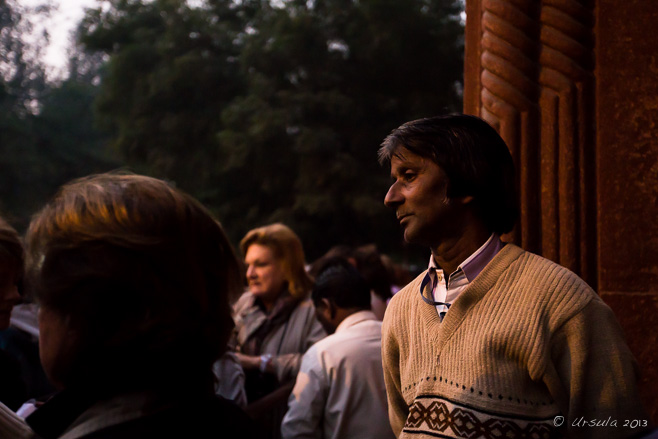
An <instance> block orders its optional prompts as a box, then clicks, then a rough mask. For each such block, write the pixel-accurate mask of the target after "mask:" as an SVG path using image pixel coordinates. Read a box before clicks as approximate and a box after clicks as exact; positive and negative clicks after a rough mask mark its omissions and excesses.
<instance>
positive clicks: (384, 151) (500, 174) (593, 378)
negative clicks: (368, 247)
mask: <svg viewBox="0 0 658 439" xmlns="http://www.w3.org/2000/svg"><path fill="white" fill-rule="evenodd" d="M379 157H380V162H381V163H382V164H384V163H386V164H390V168H391V177H392V184H391V187H390V189H389V191H388V193H387V194H386V197H385V200H384V202H385V204H386V205H387V206H388V207H390V208H392V209H394V210H395V213H396V216H397V218H398V220H399V222H400V225H401V227H402V229H403V231H404V238H405V240H406V241H407V242H410V243H415V244H420V245H424V246H429V247H430V250H431V253H432V256H431V258H430V262H429V267H428V269H427V270H426V271H425V272H424V273H422V274H421V275H420V276H418V277H417V278H416V279H415V280H413V281H412V282H411V283H410V284H409V285H407V286H406V287H405V288H404V289H403V290H401V291H400V292H399V293H398V294H396V295H395V296H394V297H393V299H392V300H391V303H390V304H389V307H388V309H387V311H386V316H385V318H384V323H383V333H382V356H383V363H384V377H385V380H386V388H387V394H388V403H389V418H390V422H391V425H392V427H393V431H394V432H395V434H396V435H397V436H398V437H401V438H411V437H413V438H430V437H449V438H494V437H496V438H497V437H518V438H521V437H528V438H530V437H537V438H549V437H563V436H568V437H578V438H586V437H596V438H622V437H630V436H632V435H638V434H643V433H646V432H648V431H650V430H651V427H652V426H651V421H650V420H649V418H648V416H647V415H646V413H645V412H644V410H643V408H642V406H641V404H640V403H639V400H638V389H637V384H636V383H637V373H636V369H637V368H636V364H635V360H634V359H633V356H632V354H631V352H630V350H629V349H628V347H627V345H626V342H625V340H624V337H623V334H622V330H621V328H620V326H619V324H618V323H617V321H616V320H615V316H614V314H613V312H612V311H611V309H610V308H609V307H608V306H607V305H606V304H605V303H604V302H603V301H602V300H601V299H600V298H599V296H598V295H597V294H596V293H595V292H594V291H593V290H592V289H591V288H590V287H589V286H588V285H587V284H586V283H585V282H584V281H583V280H582V279H580V278H579V277H578V276H576V275H575V274H574V273H572V272H570V271H569V270H567V269H566V268H564V267H561V266H560V265H558V264H555V263H554V262H551V261H549V260H547V259H544V258H542V257H540V256H537V255H534V254H532V253H529V252H526V251H524V250H522V249H521V248H519V247H517V246H516V245H514V244H511V243H504V242H503V241H501V238H500V236H501V235H502V234H505V233H508V232H510V231H511V230H512V228H513V227H514V224H515V221H516V218H517V215H518V205H517V196H516V190H515V176H514V164H513V161H512V157H511V155H510V153H509V150H508V148H507V146H506V145H505V142H504V141H503V140H502V139H501V138H500V136H499V135H498V133H496V131H495V130H494V129H493V128H492V127H491V126H489V125H488V124H487V123H486V122H484V121H483V120H481V119H479V118H477V117H474V116H467V115H449V116H441V117H433V118H427V119H421V120H415V121H412V122H408V123H405V124H403V125H402V126H400V127H399V128H397V129H395V130H394V131H393V132H392V133H391V134H390V135H389V136H388V137H387V138H386V139H385V140H384V142H383V143H382V147H381V149H380V151H379ZM628 419H637V420H639V422H640V426H639V427H638V428H634V429H631V428H629V425H628V423H627V425H626V426H625V425H624V421H625V420H628ZM579 420H580V421H579ZM583 420H584V421H585V422H586V423H587V425H586V426H584V425H583V422H582V421H583ZM593 420H594V421H595V422H596V421H597V420H598V421H605V420H607V421H608V424H606V425H598V426H596V427H593V426H590V425H591V424H590V423H591V421H593ZM612 420H616V422H615V425H614V426H613V425H612V422H611V421H612Z"/></svg>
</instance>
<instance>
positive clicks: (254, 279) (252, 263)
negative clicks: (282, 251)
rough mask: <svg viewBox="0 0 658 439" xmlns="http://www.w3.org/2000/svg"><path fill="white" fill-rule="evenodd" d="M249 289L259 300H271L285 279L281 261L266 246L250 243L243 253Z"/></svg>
mask: <svg viewBox="0 0 658 439" xmlns="http://www.w3.org/2000/svg"><path fill="white" fill-rule="evenodd" d="M244 260H245V264H246V265H247V282H248V283H249V291H251V293H252V294H253V295H254V296H257V297H259V298H261V300H266V301H273V300H275V299H276V298H277V297H278V296H279V294H280V293H281V291H282V290H283V285H284V283H285V281H286V279H285V276H284V274H283V269H282V267H281V262H280V261H279V260H278V259H277V258H276V257H275V256H274V252H273V251H272V249H270V248H269V247H267V246H264V245H260V244H251V245H250V246H249V248H247V254H246V255H245V258H244Z"/></svg>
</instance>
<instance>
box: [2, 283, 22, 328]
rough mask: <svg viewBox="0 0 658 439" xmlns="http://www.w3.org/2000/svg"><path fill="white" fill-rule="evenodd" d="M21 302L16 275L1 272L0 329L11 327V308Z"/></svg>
mask: <svg viewBox="0 0 658 439" xmlns="http://www.w3.org/2000/svg"><path fill="white" fill-rule="evenodd" d="M20 302H21V296H20V294H18V285H17V284H16V279H15V276H13V275H9V274H8V273H4V272H2V273H0V329H7V328H8V327H9V319H10V317H11V310H12V309H14V306H16V305H18V304H19V303H20Z"/></svg>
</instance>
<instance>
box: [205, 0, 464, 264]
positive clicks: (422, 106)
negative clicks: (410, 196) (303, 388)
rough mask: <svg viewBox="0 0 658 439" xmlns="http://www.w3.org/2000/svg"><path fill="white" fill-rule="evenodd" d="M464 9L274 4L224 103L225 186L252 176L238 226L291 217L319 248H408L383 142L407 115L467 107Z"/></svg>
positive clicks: (400, 2) (332, 1) (411, 1)
mask: <svg viewBox="0 0 658 439" xmlns="http://www.w3.org/2000/svg"><path fill="white" fill-rule="evenodd" d="M460 8H461V5H460V4H459V3H458V2H454V1H446V0H434V1H432V0H428V1H418V0H370V1H351V0H349V1H348V0H324V1H323V0H316V1H311V2H309V1H289V2H286V3H285V4H284V5H283V7H279V8H277V7H273V6H271V5H269V4H267V3H265V4H263V5H262V8H261V9H260V11H259V15H258V16H257V17H256V19H255V20H254V24H253V25H252V26H253V27H254V31H253V32H252V33H251V34H250V36H249V38H248V39H247V41H246V43H245V47H244V50H243V52H242V58H241V65H242V71H243V72H244V74H245V76H246V77H247V79H248V84H249V88H248V94H247V95H246V96H244V97H240V98H238V99H236V100H234V101H233V103H232V104H231V106H230V107H229V108H227V109H226V110H225V111H224V112H223V122H224V123H223V126H224V129H223V130H222V132H221V135H220V139H221V143H222V145H221V148H222V151H223V153H224V160H223V163H225V165H224V171H225V172H223V173H221V174H219V180H220V181H221V180H222V178H223V179H224V184H223V185H222V184H218V186H219V187H222V186H223V187H224V188H226V189H228V188H229V185H230V181H235V179H236V178H238V176H240V175H241V176H242V177H241V178H240V182H241V186H244V187H243V188H241V190H242V191H244V192H245V193H244V196H245V197H246V196H247V195H248V194H254V195H251V196H250V197H249V198H248V199H241V200H240V201H239V203H240V204H241V205H240V206H237V207H238V209H237V210H236V205H235V201H234V200H233V199H226V200H225V201H224V202H223V204H222V212H223V217H224V218H230V219H231V220H232V221H234V223H231V227H234V228H242V229H243V230H242V231H244V229H247V228H249V227H251V226H253V225H254V224H256V223H259V222H260V223H263V222H271V221H277V220H279V221H284V222H286V223H288V224H290V225H292V226H293V227H294V228H295V229H296V230H298V231H299V232H300V234H301V235H302V236H303V239H304V242H305V244H306V245H307V247H308V248H310V249H311V255H312V256H314V255H317V254H318V253H319V252H323V251H324V250H326V249H327V248H328V247H330V246H331V245H333V244H336V243H337V240H339V242H342V243H347V244H360V243H363V242H371V241H375V242H378V243H379V244H380V246H381V247H382V248H383V249H385V250H395V248H396V247H397V249H399V243H400V241H398V240H396V239H394V238H393V237H396V236H399V232H398V231H397V225H396V224H394V220H393V217H392V215H390V213H389V212H386V211H385V208H384V206H383V203H382V200H383V196H384V194H385V191H386V188H387V187H388V184H387V181H388V177H387V175H386V172H385V171H383V170H382V169H380V168H379V166H378V164H377V161H376V152H377V149H378V145H379V143H380V142H381V141H382V140H383V138H384V137H385V136H386V135H387V134H388V132H390V130H391V129H392V128H395V127H397V126H398V125H400V124H401V123H402V122H405V121H407V120H410V119H414V118H418V117H423V116H428V115H434V114H437V113H440V112H444V111H446V109H447V110H452V111H454V110H456V109H458V108H459V106H460V100H461V96H460V95H459V90H460V87H459V85H460V83H461V80H462V79H461V77H462V52H463V47H462V37H461V35H462V33H463V29H462V24H461V20H460V17H459V13H460V11H461V9H460ZM412 30H413V31H412ZM243 169H249V170H250V171H251V172H249V173H245V172H242V171H241V170H243ZM245 179H248V180H249V181H248V182H246V183H245V182H244V180H245ZM218 201H219V202H221V200H218ZM239 212H242V215H240V214H239ZM318 231H321V233H318ZM392 238H393V239H392Z"/></svg>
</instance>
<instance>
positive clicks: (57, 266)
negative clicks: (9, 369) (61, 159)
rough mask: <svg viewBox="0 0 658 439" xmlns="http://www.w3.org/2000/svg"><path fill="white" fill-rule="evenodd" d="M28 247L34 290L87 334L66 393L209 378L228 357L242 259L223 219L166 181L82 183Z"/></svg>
mask: <svg viewBox="0 0 658 439" xmlns="http://www.w3.org/2000/svg"><path fill="white" fill-rule="evenodd" d="M26 241H27V273H28V282H29V286H30V288H31V289H32V290H33V291H34V294H35V296H36V298H37V300H38V301H39V302H40V303H41V306H43V307H46V308H47V309H49V310H52V311H54V312H55V313H56V314H58V315H61V316H63V317H66V318H67V320H68V321H69V322H70V325H71V327H72V328H73V329H74V330H75V331H76V333H77V337H76V341H77V342H76V349H75V352H74V355H73V357H74V358H72V359H69V363H70V364H71V367H70V368H69V369H68V370H65V371H62V376H58V377H56V378H57V380H59V381H60V383H61V385H63V386H64V387H67V386H69V385H74V384H78V385H79V384H81V383H82V384H84V382H85V380H88V379H92V380H94V381H95V382H100V381H106V380H107V381H110V382H111V381H113V379H114V380H116V381H120V382H124V383H125V382H126V380H127V381H130V380H131V379H134V380H135V381H139V380H143V379H146V377H149V376H151V377H153V378H152V379H153V380H154V381H155V380H157V379H161V378H162V375H165V374H171V373H172V371H188V372H191V371H196V373H197V375H199V376H205V375H204V373H210V370H211V369H210V368H211V366H212V363H213V362H214V360H215V359H216V358H217V357H219V356H220V355H221V354H222V352H223V351H224V350H225V348H226V342H227V340H228V337H229V335H230V331H231V329H232V327H233V321H232V319H231V314H230V306H229V298H230V297H233V296H236V295H238V294H239V293H240V290H241V279H240V275H239V273H240V271H239V265H238V262H237V259H236V257H235V254H234V251H233V249H232V247H231V245H230V243H229V241H228V240H227V238H226V236H225V234H224V232H223V230H222V228H221V226H220V224H219V223H218V222H217V221H216V220H215V219H214V218H213V217H212V215H211V214H210V213H209V212H208V211H207V210H206V209H205V208H204V207H203V206H202V205H201V204H200V203H198V202H197V201H196V200H194V199H193V198H192V197H190V196H189V195H187V194H185V193H183V192H182V191H180V190H178V189H176V188H173V187H172V186H170V185H169V184H167V183H165V182H164V181H161V180H157V179H154V178H150V177H145V176H140V175H120V174H101V175H95V176H90V177H86V178H82V179H79V180H76V181H73V182H71V183H69V184H67V185H65V186H63V187H62V188H61V189H60V190H59V192H58V193H57V195H56V196H55V197H54V198H53V199H52V200H51V201H50V202H49V203H48V204H47V205H46V206H45V207H44V208H43V210H41V212H39V213H38V214H37V215H35V217H34V219H33V220H32V222H31V224H30V227H29V230H28V233H27V237H26ZM154 366H157V367H154ZM107 371H112V374H111V376H109V377H106V376H105V375H104V374H103V373H104V372H107ZM208 376H210V375H208ZM51 378H52V377H51ZM167 379H168V380H169V383H172V382H173V381H175V380H176V379H177V377H176V376H171V375H169V376H168V378H167ZM108 385H111V384H108Z"/></svg>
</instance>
